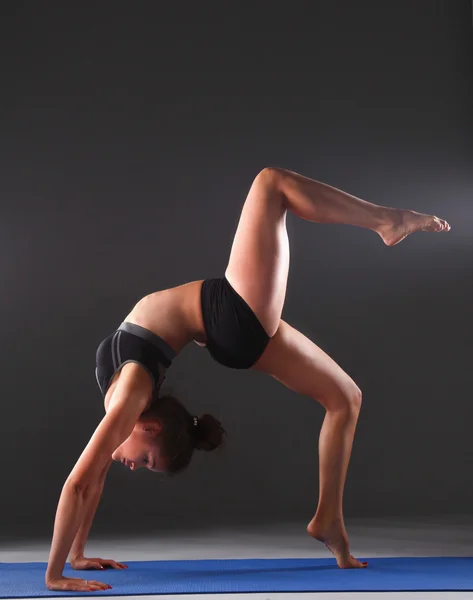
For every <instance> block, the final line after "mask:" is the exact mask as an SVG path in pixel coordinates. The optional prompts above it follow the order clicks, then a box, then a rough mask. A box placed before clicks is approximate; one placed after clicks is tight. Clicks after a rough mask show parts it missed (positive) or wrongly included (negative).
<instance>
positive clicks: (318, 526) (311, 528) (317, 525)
mask: <svg viewBox="0 0 473 600" xmlns="http://www.w3.org/2000/svg"><path fill="white" fill-rule="evenodd" d="M307 533H308V534H309V535H310V536H312V537H313V538H314V539H316V540H318V541H319V542H323V543H324V544H325V546H326V547H327V548H328V549H329V550H330V552H331V553H332V554H333V555H334V556H335V558H336V560H337V564H338V566H339V567H340V569H364V568H366V567H367V566H368V563H367V562H363V563H361V562H360V561H359V560H357V559H356V558H355V557H354V556H353V555H351V554H350V550H349V544H348V535H347V532H346V529H345V526H344V525H343V523H342V522H341V521H334V522H332V523H331V524H325V523H323V522H321V521H316V520H315V518H314V519H312V521H311V522H310V523H309V524H308V525H307Z"/></svg>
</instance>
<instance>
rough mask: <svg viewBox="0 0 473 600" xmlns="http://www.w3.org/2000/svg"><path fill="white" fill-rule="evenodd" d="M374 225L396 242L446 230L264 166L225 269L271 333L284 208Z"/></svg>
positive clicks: (284, 255) (282, 288) (279, 284)
mask: <svg viewBox="0 0 473 600" xmlns="http://www.w3.org/2000/svg"><path fill="white" fill-rule="evenodd" d="M287 210H290V211H291V212H293V213H294V214H296V215H298V216H299V217H301V218H303V219H306V220H309V221H313V222H315V223H343V224H347V225H356V226H358V227H365V228H367V229H371V230H372V231H375V232H376V233H377V234H378V235H379V236H380V237H381V238H382V239H383V241H384V243H385V244H387V245H388V246H394V245H395V244H397V243H399V242H400V241H401V240H402V239H404V238H405V237H406V236H407V235H409V234H410V233H413V232H414V231H418V230H423V231H448V230H449V229H450V225H449V224H448V223H447V222H446V221H443V220H441V219H439V218H437V217H435V216H433V215H424V214H421V213H416V212H414V211H411V210H400V209H394V208H389V207H386V206H378V205H376V204H372V203H370V202H366V201H365V200H361V199H360V198H356V197H355V196H352V195H351V194H347V193H346V192H343V191H341V190H338V189H336V188H334V187H332V186H330V185H327V184H325V183H321V182H319V181H315V180H313V179H309V178H308V177H304V176H303V175H299V174H297V173H294V172H292V171H287V170H285V169H273V168H266V169H263V170H262V171H261V172H260V173H259V174H258V175H257V176H256V178H255V180H254V181H253V184H252V186H251V188H250V191H249V193H248V196H247V198H246V201H245V204H244V206H243V209H242V212H241V216H240V220H239V223H238V228H237V231H236V234H235V238H234V240H233V245H232V249H231V253H230V259H229V262H228V267H227V269H226V272H225V275H226V277H227V279H228V280H229V282H230V283H231V284H232V286H233V287H234V288H235V290H236V291H237V292H238V293H239V294H240V295H241V296H242V297H243V298H244V299H245V300H246V302H247V303H248V304H249V306H250V307H251V308H252V309H253V311H254V312H255V314H256V315H257V317H258V318H259V320H260V321H261V323H262V325H263V327H264V328H265V329H266V332H267V333H268V335H269V336H273V335H274V334H275V332H276V331H277V328H278V326H279V320H280V318H281V314H282V309H283V306H284V300H285V296H286V286H287V276H288V271H289V241H288V236H287V230H286V212H287Z"/></svg>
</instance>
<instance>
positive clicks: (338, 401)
mask: <svg viewBox="0 0 473 600" xmlns="http://www.w3.org/2000/svg"><path fill="white" fill-rule="evenodd" d="M361 401H362V393H361V390H360V388H359V387H358V386H357V385H356V384H355V383H353V384H352V385H350V386H349V387H348V386H345V387H344V389H340V390H339V391H338V393H336V394H333V395H332V396H331V397H330V399H327V400H326V402H325V403H324V406H325V408H326V409H327V410H329V411H332V412H335V413H339V414H344V415H346V416H355V417H358V415H359V413H360V410H361Z"/></svg>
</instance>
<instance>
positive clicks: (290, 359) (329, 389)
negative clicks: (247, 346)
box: [252, 320, 361, 410]
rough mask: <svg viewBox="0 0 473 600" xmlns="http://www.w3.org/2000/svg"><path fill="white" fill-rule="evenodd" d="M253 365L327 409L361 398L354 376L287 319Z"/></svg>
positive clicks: (333, 408) (281, 323) (281, 322)
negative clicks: (346, 371)
mask: <svg viewBox="0 0 473 600" xmlns="http://www.w3.org/2000/svg"><path fill="white" fill-rule="evenodd" d="M252 368H253V369H255V370H257V371H261V372H264V373H268V374H269V375H272V376H273V377H274V378H275V379H277V380H278V381H280V382H281V383H283V384H284V385H286V386H287V387H288V388H290V389H291V390H294V391H295V392H297V393H298V394H302V395H304V396H309V397H310V398H314V399H315V400H318V401H319V402H320V403H321V404H322V405H323V406H324V407H325V408H327V409H331V410H337V409H338V408H345V407H346V403H347V400H348V399H349V400H351V399H354V398H357V397H361V392H360V390H359V388H358V386H357V385H356V383H355V382H354V381H353V379H352V378H351V377H350V376H349V375H348V374H347V373H345V371H344V370H343V369H342V368H341V367H340V366H339V365H338V364H337V363H336V362H335V361H334V360H333V359H332V358H330V356H329V355H328V354H326V353H325V352H324V351H323V350H322V349H321V348H319V347H318V346H317V345H316V344H314V342H312V341H311V340H310V339H309V338H308V337H306V336H305V335H303V334H302V333H300V331H297V329H294V327H291V325H289V324H288V323H286V322H285V321H283V320H281V321H280V325H279V328H278V330H277V332H276V334H275V335H274V337H272V338H271V340H270V341H269V343H268V345H267V346H266V349H265V351H264V352H263V354H262V355H261V357H260V358H259V359H258V361H257V362H256V363H255V364H254V365H253V367H252Z"/></svg>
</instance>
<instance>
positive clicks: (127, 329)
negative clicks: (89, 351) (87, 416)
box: [95, 321, 177, 398]
mask: <svg viewBox="0 0 473 600" xmlns="http://www.w3.org/2000/svg"><path fill="white" fill-rule="evenodd" d="M176 355H177V353H176V351H175V350H174V349H173V348H171V346H170V345H169V344H168V343H167V342H165V341H164V340H163V339H162V338H160V337H159V336H158V335H156V334H155V333H153V332H152V331H150V330H149V329H145V328H144V327H141V326H140V325H135V324H134V323H128V322H127V321H125V322H123V323H122V324H121V325H120V327H119V328H118V329H117V330H116V331H115V332H114V333H112V334H111V335H109V336H108V337H106V338H105V339H104V340H103V341H102V342H101V343H100V345H99V347H98V348H97V354H96V365H97V366H96V369H95V377H96V379H97V383H98V385H99V388H100V390H101V392H102V395H103V397H104V398H105V394H106V393H107V390H108V388H109V386H110V382H111V381H112V379H113V376H114V375H115V373H117V371H119V370H120V369H121V368H122V367H123V366H124V365H126V364H127V363H129V362H135V363H138V364H139V365H141V366H142V367H143V368H145V369H146V371H148V373H149V374H150V376H151V379H152V380H153V393H154V392H156V391H157V389H158V388H159V387H160V386H161V384H162V383H163V381H164V380H165V379H166V375H165V372H166V369H167V368H169V367H170V366H171V363H172V361H173V359H174V358H175V357H176Z"/></svg>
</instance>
